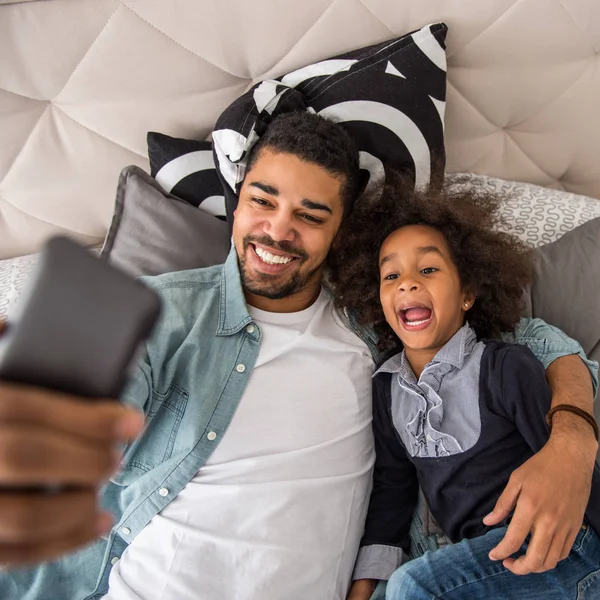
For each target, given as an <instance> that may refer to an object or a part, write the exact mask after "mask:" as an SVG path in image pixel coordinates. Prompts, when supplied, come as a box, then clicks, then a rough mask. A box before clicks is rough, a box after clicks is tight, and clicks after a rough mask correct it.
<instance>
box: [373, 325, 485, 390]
mask: <svg viewBox="0 0 600 600" xmlns="http://www.w3.org/2000/svg"><path fill="white" fill-rule="evenodd" d="M476 343H477V336H476V335H475V332H474V331H473V329H471V327H470V325H469V324H468V323H465V324H464V325H463V326H462V327H461V328H460V329H459V330H458V331H457V332H456V333H455V334H454V335H453V336H452V337H451V338H450V339H449V340H448V341H447V342H446V343H445V344H444V346H443V347H442V348H441V350H439V351H438V353H437V354H436V355H435V356H434V357H433V359H432V361H431V362H430V363H429V364H434V363H445V364H449V365H452V366H453V367H456V368H457V369H462V367H463V365H464V364H465V360H466V358H467V357H468V356H469V354H471V352H472V350H473V347H474V346H475V344H476ZM379 373H397V374H398V375H399V376H400V377H402V379H404V380H405V381H408V382H411V383H412V382H415V381H416V377H415V374H414V372H413V370H412V368H411V366H410V364H409V362H408V359H407V358H406V353H405V352H404V350H403V351H402V352H400V353H398V354H396V355H394V356H392V358H390V359H388V360H386V361H385V362H384V363H383V364H382V365H381V367H379V369H377V371H375V373H374V374H373V376H375V375H377V374H379Z"/></svg>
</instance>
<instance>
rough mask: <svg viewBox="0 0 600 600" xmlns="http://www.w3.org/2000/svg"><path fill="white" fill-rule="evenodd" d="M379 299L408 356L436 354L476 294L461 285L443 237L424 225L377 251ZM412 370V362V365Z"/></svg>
mask: <svg viewBox="0 0 600 600" xmlns="http://www.w3.org/2000/svg"><path fill="white" fill-rule="evenodd" d="M379 275H380V287H379V298H380V300H381V305H382V307H383V312H384V314H385V319H386V321H387V322H388V323H389V325H390V326H391V327H392V329H393V330H394V331H395V332H396V335H397V336H398V337H399V338H400V340H401V341H402V343H403V344H404V347H405V349H406V353H407V358H408V359H409V361H410V362H411V365H412V361H411V355H412V356H413V357H415V356H417V355H419V354H420V355H422V357H423V358H425V359H428V360H426V362H424V363H423V366H424V365H425V364H427V362H429V360H431V358H433V356H434V355H435V354H436V352H437V351H438V350H439V349H440V348H441V347H442V346H443V345H444V344H445V343H446V342H447V341H448V340H449V339H450V338H451V337H452V336H453V335H454V334H455V333H456V332H457V331H458V330H459V329H460V328H461V327H462V325H463V324H464V318H465V312H466V311H467V310H469V308H471V306H472V305H473V302H474V301H475V296H474V295H473V294H470V293H468V292H466V291H464V290H463V289H462V285H461V282H460V278H459V275H458V270H457V269H456V266H455V264H454V262H453V261H452V258H451V256H450V249H449V248H448V244H447V243H446V239H445V237H444V236H443V235H442V233H441V232H439V231H438V230H437V229H434V228H433V227H429V226H426V225H409V226H406V227H401V228H400V229H397V230H396V231H394V232H393V233H392V234H390V235H389V236H388V237H387V238H386V240H385V241H384V242H383V244H382V246H381V250H380V251H379ZM413 368H414V366H413Z"/></svg>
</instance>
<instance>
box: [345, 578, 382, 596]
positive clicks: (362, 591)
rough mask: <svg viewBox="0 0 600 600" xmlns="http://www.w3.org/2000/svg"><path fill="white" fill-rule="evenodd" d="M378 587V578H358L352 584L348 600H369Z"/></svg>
mask: <svg viewBox="0 0 600 600" xmlns="http://www.w3.org/2000/svg"><path fill="white" fill-rule="evenodd" d="M376 587H377V580H376V579H357V580H356V581H355V582H354V583H353V584H352V587H351V588H350V593H349V594H348V598H347V599H346V600H369V598H370V597H371V596H372V595H373V592H374V591H375V588H376Z"/></svg>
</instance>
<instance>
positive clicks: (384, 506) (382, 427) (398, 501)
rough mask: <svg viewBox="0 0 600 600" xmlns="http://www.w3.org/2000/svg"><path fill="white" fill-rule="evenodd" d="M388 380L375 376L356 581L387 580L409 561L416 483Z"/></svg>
mask: <svg viewBox="0 0 600 600" xmlns="http://www.w3.org/2000/svg"><path fill="white" fill-rule="evenodd" d="M389 381H390V379H389V376H378V377H376V378H375V379H374V381H373V434H374V436H375V451H376V458H375V471H374V475H373V491H372V492H371V499H370V502H369V510H368V513H367V520H366V524H365V533H364V536H363V539H362V541H361V548H360V551H359V554H358V558H357V560H356V566H355V569H354V576H353V579H355V580H359V579H360V580H364V579H370V580H378V579H386V580H387V579H389V577H390V576H391V575H392V573H393V572H394V571H395V570H396V569H397V568H398V567H399V566H400V565H401V564H402V563H404V562H406V561H407V560H408V553H409V551H410V537H409V531H410V524H411V520H412V514H413V511H414V508H415V506H416V503H417V496H418V491H419V484H418V481H417V473H416V469H415V467H414V466H413V464H412V462H411V461H410V460H409V458H408V456H407V454H406V451H405V449H404V446H403V445H402V443H401V441H400V440H399V438H398V436H397V435H396V432H395V429H394V425H393V423H392V420H391V415H390V389H389V388H390V383H389ZM361 585H364V584H361Z"/></svg>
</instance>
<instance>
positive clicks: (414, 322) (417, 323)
mask: <svg viewBox="0 0 600 600" xmlns="http://www.w3.org/2000/svg"><path fill="white" fill-rule="evenodd" d="M427 321H429V319H423V320H422V321H406V324H407V325H421V324H422V323H427Z"/></svg>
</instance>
